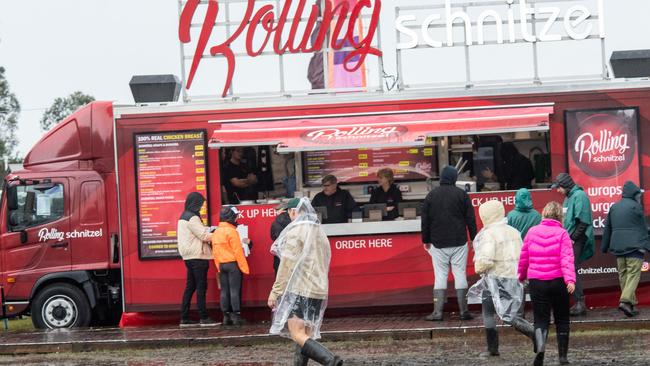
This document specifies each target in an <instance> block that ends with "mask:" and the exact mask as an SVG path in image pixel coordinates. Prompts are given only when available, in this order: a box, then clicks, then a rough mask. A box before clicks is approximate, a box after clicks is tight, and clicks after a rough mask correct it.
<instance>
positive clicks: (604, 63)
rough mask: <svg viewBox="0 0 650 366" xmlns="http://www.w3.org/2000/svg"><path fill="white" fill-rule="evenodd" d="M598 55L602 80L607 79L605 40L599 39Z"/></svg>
mask: <svg viewBox="0 0 650 366" xmlns="http://www.w3.org/2000/svg"><path fill="white" fill-rule="evenodd" d="M600 54H601V57H602V59H601V63H602V68H603V79H605V80H607V79H609V72H608V71H607V50H606V49H605V38H601V39H600Z"/></svg>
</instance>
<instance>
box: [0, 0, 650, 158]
mask: <svg viewBox="0 0 650 366" xmlns="http://www.w3.org/2000/svg"><path fill="white" fill-rule="evenodd" d="M589 1H591V2H592V3H593V2H595V0H585V2H589ZM604 1H605V13H606V18H605V19H606V30H607V38H606V42H607V58H609V55H610V54H611V51H612V50H624V49H650V22H649V21H648V16H649V15H650V1H648V0H604ZM414 2H419V3H422V2H423V1H421V0H419V1H416V0H413V1H410V0H384V1H383V7H382V18H381V26H382V33H381V36H382V42H383V44H382V50H383V51H384V56H385V60H384V64H385V67H386V71H387V72H388V73H389V74H395V69H396V68H395V61H394V60H395V56H394V52H393V53H391V52H392V51H391V50H394V48H395V46H394V39H395V30H394V27H393V24H392V19H393V17H394V12H393V11H394V10H393V9H394V7H395V5H396V4H399V5H400V6H402V5H405V4H412V3H414ZM578 2H580V1H576V3H578ZM199 21H200V19H199V18H198V17H197V18H196V20H195V22H199ZM177 22H178V3H177V1H176V0H110V1H108V0H58V1H56V0H26V1H23V0H21V1H16V0H0V66H4V67H5V69H6V74H5V75H6V77H7V79H8V81H9V83H10V86H11V90H12V91H13V92H14V93H15V94H16V96H17V97H18V100H19V101H20V103H21V106H22V108H23V111H22V113H21V115H20V127H19V133H18V137H19V139H20V145H19V150H20V153H21V154H26V153H27V152H28V151H29V149H30V147H31V146H32V145H33V144H34V143H35V142H36V141H37V140H38V138H40V136H41V134H42V133H41V131H40V128H39V124H38V121H39V119H40V117H41V115H42V114H43V112H44V110H45V109H46V108H47V107H48V106H49V105H51V103H52V102H53V100H54V99H55V98H56V97H61V96H65V95H68V94H70V93H72V92H73V91H76V90H80V91H82V92H84V93H87V94H90V95H93V96H94V97H95V98H96V99H100V100H113V101H117V102H119V103H133V99H132V97H131V92H130V90H129V86H128V82H129V80H130V78H131V76H132V75H136V74H170V73H171V74H176V75H179V76H180V63H181V61H180V47H179V42H178V38H177ZM587 42H589V41H587ZM591 42H592V43H593V41H591ZM589 47H590V51H589V52H592V53H593V50H596V51H595V53H594V55H595V56H589V58H590V62H592V65H591V66H590V67H592V68H593V67H594V66H593V65H595V67H596V70H597V69H598V61H599V57H598V53H599V51H598V48H597V47H596V48H594V47H593V44H592V45H591V46H589ZM480 52H481V51H480V50H478V51H477V53H476V55H477V56H476V57H478V58H481V57H484V56H482V55H481V53H480ZM490 52H492V51H488V53H490ZM513 52H515V51H513ZM589 52H585V50H584V49H583V48H581V46H580V45H576V44H571V45H565V46H563V48H557V49H555V50H553V49H549V50H547V51H546V57H547V59H546V60H547V61H546V63H547V68H546V70H547V73H548V74H549V75H551V74H554V72H555V71H556V70H558V69H560V68H566V69H567V70H570V69H571V68H573V69H576V70H579V69H581V68H583V67H584V66H583V61H576V60H579V57H580V56H583V57H584V55H585V54H588V53H589ZM486 56H488V55H487V54H486ZM437 60H438V63H437V64H436V66H437V67H426V66H425V67H419V66H418V67H417V68H413V69H411V70H409V71H410V72H411V74H410V75H405V78H406V79H408V78H409V77H410V78H411V80H413V77H414V75H419V73H423V74H424V73H426V74H431V75H435V72H434V69H436V70H438V72H439V73H441V75H444V74H445V70H446V66H445V65H446V64H445V63H444V61H443V60H442V58H441V57H439V58H438V59H437ZM503 60H508V58H507V55H506V57H505V58H502V59H491V60H486V62H481V64H482V65H481V67H482V68H483V70H484V71H485V72H487V73H488V74H489V73H494V72H497V73H498V71H494V70H497V69H499V68H500V69H501V70H506V72H508V70H512V69H514V66H513V65H511V64H510V65H508V62H505V61H503ZM481 61H483V59H481ZM255 62H259V63H257V64H255V63H253V64H252V65H255V66H256V67H257V69H262V68H260V65H264V64H263V61H257V60H256V61H255ZM456 63H457V62H456ZM430 64H431V63H430V62H428V63H427V64H425V65H430ZM447 65H450V63H447ZM562 65H563V66H562ZM416 66H417V65H416ZM238 67H239V65H238ZM369 67H371V68H372V66H369ZM375 67H376V66H375ZM420 68H422V69H424V70H420ZM241 70H245V66H244V65H242V66H241V68H240V69H239V71H238V72H240V74H242V73H244V72H243V71H241ZM441 70H442V72H441ZM551 71H552V72H551ZM244 74H245V73H244ZM447 74H448V73H447ZM198 77H199V76H197V78H198ZM236 77H241V78H243V81H242V83H243V84H247V83H248V85H254V83H257V82H258V80H259V79H258V78H255V77H251V76H248V77H247V76H246V75H244V76H242V75H237V76H236ZM297 77H298V79H299V80H300V82H304V81H303V80H304V71H301V72H300V75H298V76H297ZM477 77H480V75H477ZM247 78H248V79H247ZM407 81H408V80H407ZM218 84H219V83H217V84H216V85H214V88H215V89H219V90H220V88H221V85H218ZM243 84H242V85H243ZM211 85H212V84H211ZM215 91H216V90H215Z"/></svg>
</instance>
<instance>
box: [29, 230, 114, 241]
mask: <svg viewBox="0 0 650 366" xmlns="http://www.w3.org/2000/svg"><path fill="white" fill-rule="evenodd" d="M102 236H103V233H102V229H99V230H88V229H86V230H73V231H59V230H57V229H56V228H51V229H50V228H46V227H44V228H42V229H41V230H39V231H38V241H39V242H46V241H48V240H56V241H63V240H64V239H77V238H101V237H102Z"/></svg>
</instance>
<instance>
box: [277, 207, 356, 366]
mask: <svg viewBox="0 0 650 366" xmlns="http://www.w3.org/2000/svg"><path fill="white" fill-rule="evenodd" d="M287 210H288V213H289V216H290V217H291V220H292V221H291V223H290V224H289V225H287V227H286V228H285V229H284V230H282V233H280V236H279V237H278V238H277V239H276V240H275V242H274V243H273V245H272V246H271V253H273V254H274V255H276V256H278V257H279V258H280V266H279V268H278V274H277V276H276V280H275V283H274V284H273V288H272V289H271V293H270V294H269V299H268V306H269V307H270V308H271V309H272V310H273V312H274V313H273V321H272V324H271V330H270V333H271V334H279V335H283V336H288V337H290V338H291V339H293V340H294V342H296V344H297V346H296V351H295V356H294V365H296V366H304V365H307V363H308V362H309V359H312V360H314V361H316V362H318V363H320V364H322V365H328V366H339V365H342V364H343V361H342V360H341V358H340V357H338V356H336V355H334V354H333V353H332V352H330V351H329V350H328V349H327V348H325V347H324V346H323V345H322V344H320V343H318V342H317V341H316V340H317V339H319V338H320V327H321V324H322V323H323V314H324V313H325V308H326V307H327V293H328V285H329V282H328V278H327V277H328V273H329V266H330V259H331V249H330V243H329V240H328V239H327V236H326V235H325V232H324V231H323V229H322V227H321V225H320V222H319V221H318V216H317V214H316V211H315V210H314V208H313V207H312V206H311V204H310V203H309V199H307V198H302V199H298V198H293V199H291V200H290V201H289V202H288V204H287Z"/></svg>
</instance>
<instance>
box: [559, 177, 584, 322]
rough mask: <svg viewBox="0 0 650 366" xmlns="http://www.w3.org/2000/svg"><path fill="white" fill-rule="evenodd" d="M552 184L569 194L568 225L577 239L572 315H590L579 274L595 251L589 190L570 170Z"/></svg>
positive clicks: (565, 215)
mask: <svg viewBox="0 0 650 366" xmlns="http://www.w3.org/2000/svg"><path fill="white" fill-rule="evenodd" d="M551 187H552V188H557V191H558V192H559V193H562V194H564V195H566V198H565V199H564V204H563V209H564V211H565V212H564V228H565V229H566V231H568V232H569V235H570V236H571V240H572V241H573V253H574V259H575V269H576V283H575V286H576V288H575V291H574V292H573V300H574V305H573V307H572V308H571V311H570V314H571V315H572V316H582V315H587V306H586V305H585V295H584V292H583V291H582V281H581V280H580V276H578V268H579V267H580V263H582V262H584V261H586V260H587V259H589V258H591V257H592V256H593V255H594V242H595V240H594V227H593V219H592V216H591V203H590V202H589V197H588V196H587V193H586V192H585V191H584V190H583V189H582V187H580V186H578V185H577V184H575V182H574V181H573V178H571V176H570V175H569V174H567V173H560V174H558V176H557V177H556V178H555V181H553V185H552V186H551Z"/></svg>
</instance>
